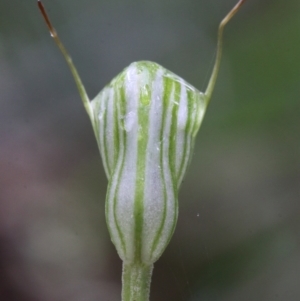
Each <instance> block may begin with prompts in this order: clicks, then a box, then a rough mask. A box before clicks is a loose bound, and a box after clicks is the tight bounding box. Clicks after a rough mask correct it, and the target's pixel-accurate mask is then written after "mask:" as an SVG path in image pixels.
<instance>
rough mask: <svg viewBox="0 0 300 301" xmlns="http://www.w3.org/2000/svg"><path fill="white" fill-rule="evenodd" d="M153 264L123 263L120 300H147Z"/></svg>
mask: <svg viewBox="0 0 300 301" xmlns="http://www.w3.org/2000/svg"><path fill="white" fill-rule="evenodd" d="M152 270H153V264H150V265H144V264H131V265H128V264H125V263H123V274H122V301H149V295H150V282H151V276H152Z"/></svg>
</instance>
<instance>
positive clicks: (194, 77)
mask: <svg viewBox="0 0 300 301" xmlns="http://www.w3.org/2000/svg"><path fill="white" fill-rule="evenodd" d="M235 3H236V1H235V0H230V1H229V0H226V1H225V0H201V1H195V0H172V1H163V0H152V1H137V0H128V1H127V0H122V1H121V0H109V1H108V0H103V1H96V0H86V1H79V0H72V1H71V0H64V1H58V0H52V1H50V0H44V4H45V6H46V8H47V11H48V13H49V15H50V16H51V19H52V21H53V23H54V25H55V27H56V29H57V30H58V32H59V34H60V37H61V39H62V40H63V42H64V44H65V46H66V47H67V49H68V50H69V52H70V53H71V55H72V57H73V60H74V62H75V64H76V66H77V68H78V70H79V73H80V75H81V77H82V80H83V82H84V83H85V85H86V89H87V91H88V94H89V95H90V97H91V98H93V97H94V96H95V95H97V93H98V92H99V91H100V90H101V89H102V87H103V86H104V85H105V84H107V83H108V82H109V81H110V80H111V79H112V78H113V77H114V76H116V75H117V74H118V73H119V72H120V71H121V70H123V69H124V68H125V67H126V66H127V65H129V64H130V63H131V62H133V61H137V60H152V61H155V62H157V63H159V64H161V65H163V66H164V67H166V68H167V69H169V70H171V71H173V72H174V73H176V74H179V75H180V76H182V77H183V78H184V79H186V80H187V81H188V82H190V83H191V84H192V85H194V86H196V87H198V88H199V90H202V91H203V90H204V89H205V87H206V84H207V82H208V78H209V75H210V72H211V70H212V66H213V61H214V55H215V50H216V32H217V26H218V24H219V22H220V20H221V19H222V18H223V17H224V16H225V15H226V13H227V12H228V11H229V10H230V9H231V8H232V7H233V5H234V4H235ZM299 96H300V2H299V0H289V1H284V0H272V1H271V0H264V1H258V0H252V1H251V0H248V1H247V2H246V4H245V5H244V6H243V8H242V9H241V11H240V12H239V13H238V15H237V16H235V18H234V19H233V20H232V21H231V22H230V24H228V27H227V28H226V30H225V39H224V56H223V61H222V65H221V71H220V76H219V78H218V81H217V86H216V90H215V93H214V95H213V98H212V101H211V104H210V107H209V109H208V111H207V114H206V116H205V118H204V122H203V125H202V127H201V129H200V132H199V134H198V137H197V143H196V146H195V153H194V157H193V161H192V164H191V166H190V168H189V171H188V174H187V176H186V178H185V180H184V183H183V185H182V187H181V190H180V195H179V204H180V212H179V220H178V225H177V228H176V231H175V234H174V236H173V238H172V241H171V243H170V245H169V246H168V248H167V250H166V251H165V253H164V254H163V256H162V257H161V259H160V260H159V261H158V262H157V263H156V264H155V269H154V275H153V282H152V288H151V300H153V301H154V300H155V301H165V300H172V301H198V300H199V301H229V300H230V301H240V300H243V301H260V300H261V301H269V300H272V301H277V300H278V301H279V300H284V301H286V300H290V301H295V300H300V285H299V277H300V245H299V243H300V239H299V232H300V231H299V230H300V218H299V216H300V202H299V200H300V188H299V187H300V186H299V184H300V119H299V113H300V99H299ZM106 185H107V180H106V178H105V174H104V170H103V167H102V162H101V159H100V156H99V153H98V149H97V145H96V141H95V138H94V136H93V132H92V128H91V125H90V123H89V120H88V116H87V115H86V113H85V111H84V108H83V106H82V104H81V100H80V97H79V95H78V93H77V90H76V87H75V84H74V82H73V79H72V77H71V75H70V72H69V70H68V68H67V66H66V63H65V62H64V60H63V58H62V56H61V54H60V52H59V51H58V49H57V48H56V45H55V44H54V42H53V41H52V40H51V38H50V36H49V33H48V31H47V29H46V26H45V24H44V22H43V20H42V17H41V16H40V14H39V11H38V9H37V6H36V2H35V1H33V0H32V1H31V0H26V1H24V0H15V1H8V0H1V1H0V300H1V301H11V300H12V301H81V300H84V301H94V300H95V301H96V300H105V301H116V300H120V291H121V261H120V260H119V258H118V256H117V254H116V251H115V249H114V247H113V245H112V244H111V242H110V239H109V236H108V233H107V229H106V225H105V216H104V201H105V192H106Z"/></svg>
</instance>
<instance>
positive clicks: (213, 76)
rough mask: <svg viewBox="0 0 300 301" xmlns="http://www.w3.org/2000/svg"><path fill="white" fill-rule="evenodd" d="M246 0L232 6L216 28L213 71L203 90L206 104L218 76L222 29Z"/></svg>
mask: <svg viewBox="0 0 300 301" xmlns="http://www.w3.org/2000/svg"><path fill="white" fill-rule="evenodd" d="M245 2H246V0H240V1H239V2H238V3H237V4H236V5H235V6H234V8H233V9H232V10H231V11H230V12H229V13H228V14H227V15H226V17H225V18H224V19H223V20H222V21H221V23H220V25H219V30H218V46H217V56H216V60H215V65H214V69H213V72H212V74H211V77H210V80H209V83H208V86H207V89H206V91H205V96H206V101H207V104H208V103H209V101H210V99H211V95H212V92H213V90H214V87H215V84H216V80H217V77H218V73H219V69H220V63H221V57H222V46H223V31H224V27H225V25H226V24H227V23H228V22H229V21H230V20H231V18H232V17H233V16H234V15H235V14H236V13H237V12H238V11H239V9H240V7H241V6H242V5H243V4H244V3H245Z"/></svg>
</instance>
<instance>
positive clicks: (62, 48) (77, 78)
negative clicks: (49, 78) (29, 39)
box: [38, 0, 93, 120]
mask: <svg viewBox="0 0 300 301" xmlns="http://www.w3.org/2000/svg"><path fill="white" fill-rule="evenodd" d="M38 7H39V9H40V11H41V13H42V15H43V17H44V19H45V22H46V24H47V26H48V28H49V31H50V34H51V37H52V38H53V39H54V41H55V43H56V45H57V46H58V48H59V49H60V51H61V52H62V54H63V56H64V58H65V60H66V62H67V64H68V66H69V68H70V70H71V72H72V74H73V77H74V80H75V83H76V85H77V88H78V91H79V94H80V96H81V99H82V102H83V105H84V107H85V109H86V111H87V113H88V115H89V117H90V119H91V120H92V119H93V111H92V108H91V105H90V99H89V97H88V95H87V93H86V90H85V88H84V85H83V83H82V81H81V78H80V76H79V74H78V72H77V69H76V67H75V66H74V64H73V61H72V58H71V56H70V55H69V53H68V51H67V50H66V48H65V46H64V45H63V43H62V42H61V40H60V39H59V37H58V35H57V32H56V30H55V28H54V27H53V26H52V24H51V21H50V19H49V17H48V15H47V13H46V10H45V8H44V5H43V3H42V2H41V1H40V0H38Z"/></svg>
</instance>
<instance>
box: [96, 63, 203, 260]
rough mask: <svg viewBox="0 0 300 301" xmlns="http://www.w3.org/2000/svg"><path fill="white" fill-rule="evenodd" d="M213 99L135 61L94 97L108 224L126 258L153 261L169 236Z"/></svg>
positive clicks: (158, 68)
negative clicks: (208, 103) (106, 180)
mask: <svg viewBox="0 0 300 301" xmlns="http://www.w3.org/2000/svg"><path fill="white" fill-rule="evenodd" d="M206 106H207V101H206V96H205V95H204V94H203V93H201V92H199V91H198V90H197V89H196V88H194V87H192V86H191V85H189V84H188V83H187V82H186V81H184V80H183V79H181V78H180V77H179V76H177V75H175V74H173V73H172V72H170V71H168V70H166V69H165V68H163V67H161V66H159V65H158V64H156V63H153V62H136V63H132V64H131V65H130V66H129V67H128V68H126V69H125V70H124V71H123V72H122V73H121V74H119V75H118V76H117V77H116V78H115V79H114V80H113V81H112V82H111V83H110V84H109V85H107V86H106V87H105V88H104V89H103V91H102V92H100V94H99V95H98V96H97V97H96V98H95V99H94V100H93V101H92V103H91V107H92V112H93V114H94V115H93V119H92V120H93V126H94V130H95V133H96V137H97V141H98V144H99V148H100V152H101V155H102V160H103V164H104V167H105V171H106V175H107V178H108V180H109V185H108V191H107V198H106V219H107V225H108V228H109V232H110V235H111V238H112V241H113V242H114V244H115V246H116V248H117V250H118V253H119V255H120V257H121V258H122V260H123V261H124V262H126V263H134V262H140V263H145V264H151V263H153V262H154V261H156V260H157V259H158V258H159V256H160V255H161V253H162V252H163V250H164V249H165V247H166V245H167V244H168V242H169V240H170V237H171V235H172V233H173V231H174V227H175V225H176V220H177V213H178V202H177V196H178V189H179V186H180V184H181V182H182V178H183V177H184V175H185V172H186V169H187V166H188V163H189V161H190V158H191V154H192V150H193V145H194V141H195V137H196V134H197V132H198V129H199V126H200V123H201V121H202V117H203V115H204V112H205V109H206Z"/></svg>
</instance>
